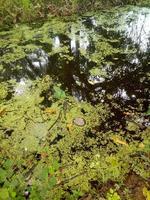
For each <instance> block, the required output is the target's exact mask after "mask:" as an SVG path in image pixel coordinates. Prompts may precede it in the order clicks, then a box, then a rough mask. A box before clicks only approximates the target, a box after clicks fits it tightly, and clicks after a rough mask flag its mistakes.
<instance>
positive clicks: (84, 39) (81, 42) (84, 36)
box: [79, 30, 90, 50]
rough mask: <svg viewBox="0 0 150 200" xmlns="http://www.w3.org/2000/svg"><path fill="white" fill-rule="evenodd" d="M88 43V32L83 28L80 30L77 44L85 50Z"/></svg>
mask: <svg viewBox="0 0 150 200" xmlns="http://www.w3.org/2000/svg"><path fill="white" fill-rule="evenodd" d="M89 45H90V42H89V39H88V34H87V32H86V31H85V30H80V39H79V46H80V48H81V49H84V50H87V48H88V46H89Z"/></svg>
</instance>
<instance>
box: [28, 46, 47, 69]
mask: <svg viewBox="0 0 150 200" xmlns="http://www.w3.org/2000/svg"><path fill="white" fill-rule="evenodd" d="M28 59H29V60H30V62H31V63H32V65H33V67H35V68H36V69H41V68H45V67H46V66H47V64H48V62H49V61H48V55H47V53H46V52H45V51H44V50H42V49H37V50H36V51H35V52H33V53H31V54H30V55H28Z"/></svg>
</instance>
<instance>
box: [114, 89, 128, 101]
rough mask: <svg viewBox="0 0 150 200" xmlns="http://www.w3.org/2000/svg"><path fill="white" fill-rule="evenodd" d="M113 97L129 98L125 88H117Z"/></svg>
mask: <svg viewBox="0 0 150 200" xmlns="http://www.w3.org/2000/svg"><path fill="white" fill-rule="evenodd" d="M113 96H114V97H115V98H122V99H124V100H130V98H129V96H128V95H127V92H126V91H125V89H120V88H118V91H117V93H116V94H114V95H113Z"/></svg>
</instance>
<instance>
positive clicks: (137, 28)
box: [124, 8, 150, 51]
mask: <svg viewBox="0 0 150 200" xmlns="http://www.w3.org/2000/svg"><path fill="white" fill-rule="evenodd" d="M124 18H125V21H126V22H127V23H126V25H125V34H126V35H127V37H129V38H131V39H132V41H133V42H134V43H136V44H139V45H140V48H141V50H142V51H146V49H147V47H148V43H149V37H150V10H148V9H146V8H143V9H141V8H140V10H139V11H138V13H137V14H135V13H134V12H133V11H130V12H129V13H128V14H127V15H125V16H124ZM129 20H130V22H129Z"/></svg>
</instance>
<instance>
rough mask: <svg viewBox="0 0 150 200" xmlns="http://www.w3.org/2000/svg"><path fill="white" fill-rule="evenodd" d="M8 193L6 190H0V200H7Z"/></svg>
mask: <svg viewBox="0 0 150 200" xmlns="http://www.w3.org/2000/svg"><path fill="white" fill-rule="evenodd" d="M8 198H9V192H8V189H7V188H1V189H0V200H8Z"/></svg>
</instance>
